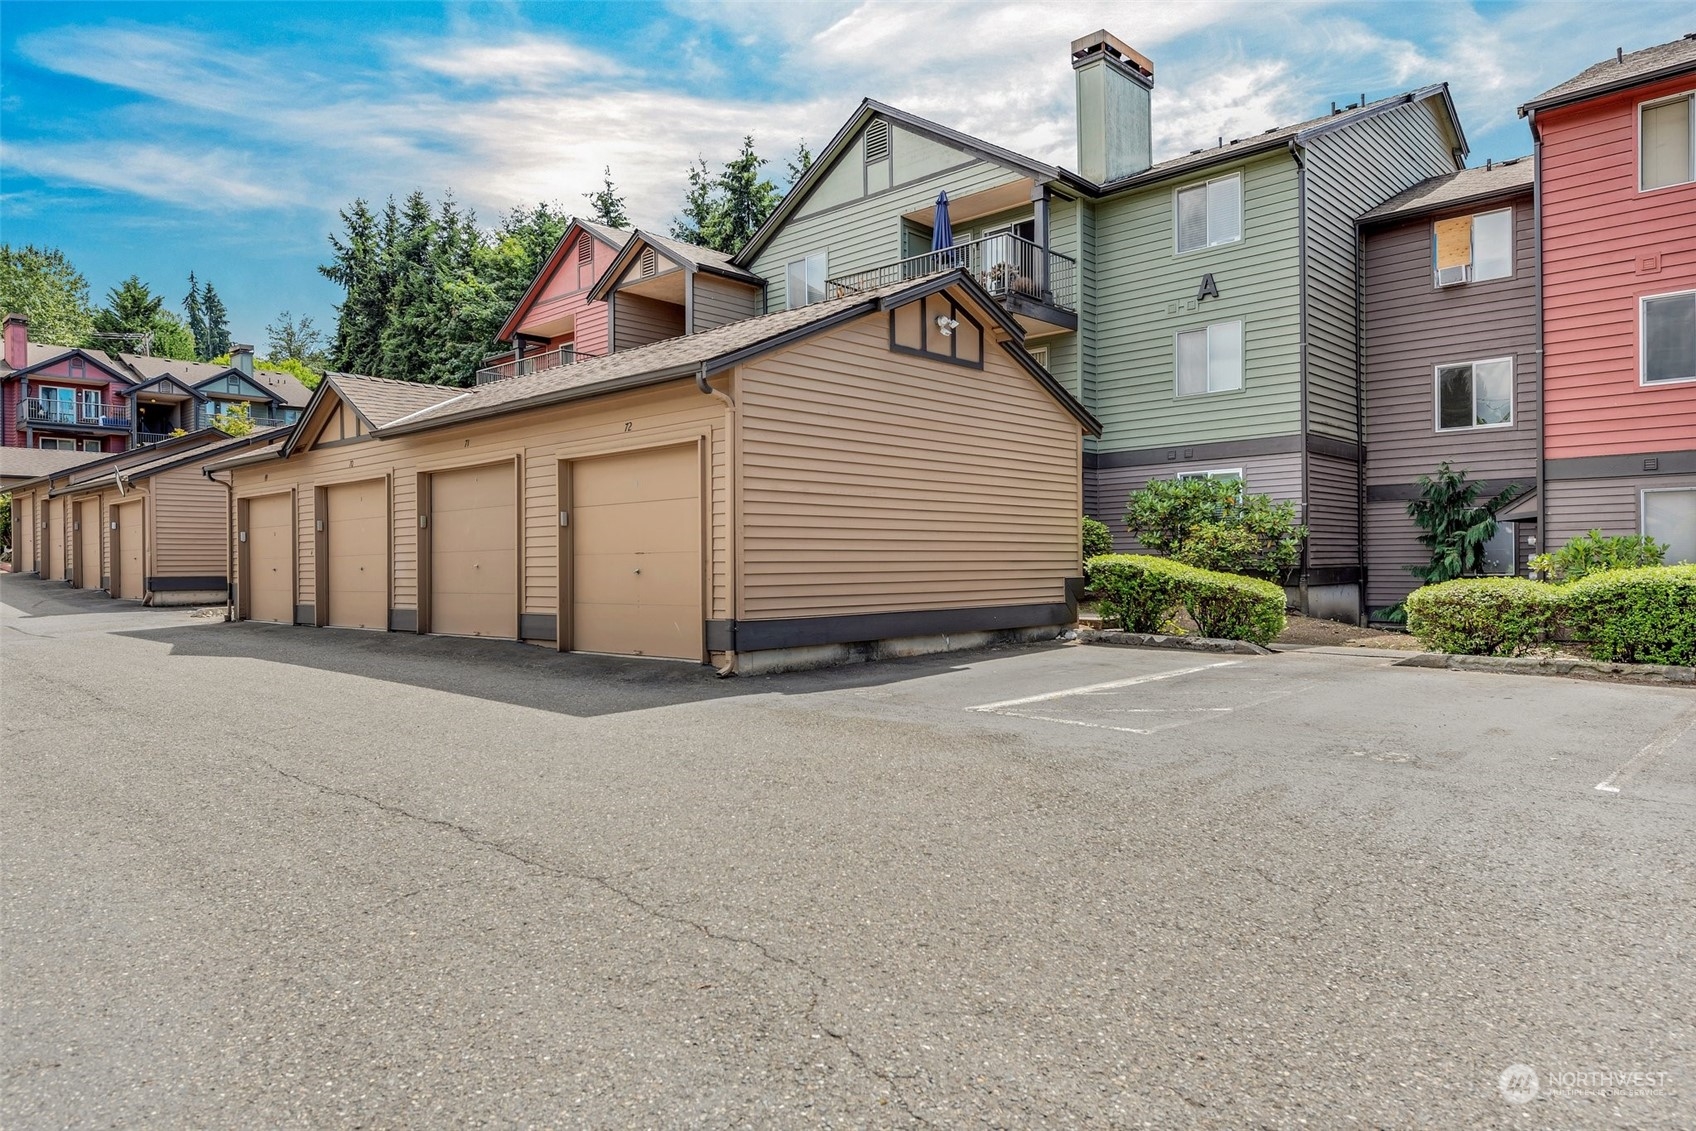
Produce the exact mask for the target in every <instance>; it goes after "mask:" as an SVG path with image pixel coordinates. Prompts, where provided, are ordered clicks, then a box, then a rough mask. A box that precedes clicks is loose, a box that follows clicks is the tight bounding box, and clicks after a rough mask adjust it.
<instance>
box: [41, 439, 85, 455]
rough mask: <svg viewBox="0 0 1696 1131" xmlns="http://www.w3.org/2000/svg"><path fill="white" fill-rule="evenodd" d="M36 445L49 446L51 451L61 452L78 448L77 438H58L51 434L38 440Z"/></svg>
mask: <svg viewBox="0 0 1696 1131" xmlns="http://www.w3.org/2000/svg"><path fill="white" fill-rule="evenodd" d="M36 446H37V447H42V448H47V449H48V450H50V451H59V452H74V451H76V450H77V442H76V441H75V440H56V439H54V438H52V437H51V436H43V437H42V438H41V439H40V440H38V441H37V442H36Z"/></svg>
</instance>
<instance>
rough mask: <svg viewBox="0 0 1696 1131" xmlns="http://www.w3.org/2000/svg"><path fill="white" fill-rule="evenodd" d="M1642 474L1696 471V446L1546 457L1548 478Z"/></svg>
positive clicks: (1694, 473) (1677, 473) (1695, 473)
mask: <svg viewBox="0 0 1696 1131" xmlns="http://www.w3.org/2000/svg"><path fill="white" fill-rule="evenodd" d="M1641 475H1696V449H1693V450H1689V451H1682V452H1638V453H1635V454H1633V455H1628V456H1571V457H1568V458H1566V459H1551V460H1544V461H1543V478H1544V479H1635V478H1637V477H1638V476H1641Z"/></svg>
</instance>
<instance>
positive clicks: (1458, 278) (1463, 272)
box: [1437, 263, 1472, 287]
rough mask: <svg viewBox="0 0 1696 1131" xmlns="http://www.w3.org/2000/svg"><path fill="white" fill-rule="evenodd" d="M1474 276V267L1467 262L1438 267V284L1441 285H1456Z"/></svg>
mask: <svg viewBox="0 0 1696 1131" xmlns="http://www.w3.org/2000/svg"><path fill="white" fill-rule="evenodd" d="M1471 277H1472V267H1471V266H1470V265H1468V264H1465V263H1460V264H1456V265H1455V266H1453V267H1439V268H1437V285H1438V286H1439V287H1455V286H1459V285H1460V284H1462V283H1464V282H1467V281H1468V280H1469V279H1471Z"/></svg>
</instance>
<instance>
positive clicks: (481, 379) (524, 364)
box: [475, 345, 595, 385]
mask: <svg viewBox="0 0 1696 1131" xmlns="http://www.w3.org/2000/svg"><path fill="white" fill-rule="evenodd" d="M594 356H595V355H594V354H592V353H582V352H580V351H579V350H578V349H577V347H576V346H573V345H563V346H558V347H556V348H554V349H551V350H543V351H542V352H541V353H529V354H525V355H524V357H523V358H522V359H518V360H509V361H501V362H496V363H495V364H494V365H488V364H485V365H484V366H483V367H482V368H481V369H479V370H477V376H476V381H475V383H476V384H478V385H487V384H488V383H489V382H490V381H505V380H508V379H509V378H512V377H528V376H529V375H530V374H532V373H540V372H542V370H544V369H556V368H558V367H559V366H561V365H570V364H571V363H572V362H575V361H587V360H589V359H590V358H591V357H594ZM494 357H505V358H511V357H512V355H511V354H505V353H500V354H495V355H494ZM493 360H494V358H493V357H491V358H485V359H484V361H485V362H489V361H493Z"/></svg>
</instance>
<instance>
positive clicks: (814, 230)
mask: <svg viewBox="0 0 1696 1131" xmlns="http://www.w3.org/2000/svg"><path fill="white" fill-rule="evenodd" d="M1071 61H1072V66H1073V69H1074V72H1075V82H1076V90H1077V137H1078V164H1079V171H1078V172H1071V171H1067V170H1063V169H1059V168H1056V167H1054V166H1051V165H1047V164H1045V163H1043V162H1039V161H1035V160H1033V159H1030V158H1027V157H1023V156H1021V155H1018V154H1014V153H1010V152H1008V151H1007V150H1004V149H1001V148H999V147H997V146H993V145H990V144H988V143H985V142H982V141H979V140H977V139H974V138H970V137H967V136H965V135H962V134H960V133H958V132H956V131H953V130H949V129H947V128H946V127H943V126H940V125H937V124H936V123H934V122H929V121H926V120H924V119H922V118H918V117H916V116H914V115H911V114H907V113H905V112H903V111H900V110H897V109H895V108H893V107H890V106H886V105H884V104H882V103H877V102H872V101H870V100H868V101H866V102H864V103H862V105H861V106H860V108H859V109H858V110H857V111H856V112H855V114H854V116H853V117H852V118H850V119H849V121H848V122H847V123H846V124H845V125H844V127H843V128H842V130H841V131H839V132H838V134H837V135H836V137H835V138H834V139H833V140H832V141H831V143H830V145H828V146H827V147H826V148H825V149H824V150H823V151H821V153H820V157H819V160H818V161H817V162H816V163H815V164H814V166H813V168H812V169H811V170H809V172H808V173H807V175H806V176H805V177H803V178H802V179H801V180H800V181H799V182H798V183H797V185H796V186H795V187H794V189H793V190H792V191H791V192H790V193H789V195H788V196H787V197H786V198H785V200H784V202H783V204H782V206H781V207H780V208H779V209H778V210H777V212H776V213H775V214H774V215H773V217H772V219H771V220H770V221H769V222H768V223H767V225H766V226H765V227H764V228H762V230H761V231H760V232H759V233H757V234H756V236H755V238H754V239H753V240H752V241H751V242H750V244H749V245H748V247H747V248H745V249H744V250H743V251H742V252H741V253H740V255H738V257H737V259H736V262H737V263H738V264H739V265H742V266H745V267H749V268H750V269H752V270H753V271H754V272H755V273H756V274H759V275H762V276H764V277H765V278H766V279H767V280H769V283H768V286H767V289H766V295H765V299H766V309H768V310H781V309H793V308H794V307H796V306H800V305H804V304H806V303H809V302H816V301H819V300H821V299H824V298H827V297H830V296H833V295H837V294H844V293H852V292H855V291H858V290H861V289H864V288H870V287H874V286H878V285H882V284H884V283H886V282H889V281H891V280H899V279H901V278H904V277H909V276H913V275H919V274H924V273H925V272H927V271H929V270H932V269H934V268H935V267H937V266H946V265H951V264H960V265H963V266H965V267H966V268H967V269H969V270H971V271H972V272H973V273H974V274H975V275H976V276H977V277H978V278H979V280H980V281H981V282H982V283H983V285H984V287H985V289H986V290H988V291H990V292H991V293H992V294H994V295H995V296H996V297H997V298H998V300H999V301H1001V302H1002V304H1003V305H1004V306H1005V308H1006V309H1007V310H1008V312H1009V313H1010V314H1012V315H1013V316H1015V317H1016V318H1017V319H1018V321H1019V322H1020V324H1021V325H1022V326H1023V327H1024V330H1025V333H1026V335H1027V337H1026V340H1027V343H1028V344H1029V346H1030V348H1031V349H1032V351H1033V352H1035V353H1036V355H1037V357H1038V358H1039V359H1040V360H1042V361H1043V363H1044V364H1045V365H1046V366H1048V368H1049V369H1050V370H1051V371H1052V372H1053V373H1054V374H1055V375H1056V377H1057V378H1058V379H1059V380H1060V381H1061V382H1062V383H1063V384H1065V385H1066V386H1067V387H1068V388H1069V389H1070V390H1071V391H1072V392H1073V393H1074V394H1076V395H1077V396H1078V397H1079V398H1080V399H1081V400H1082V401H1083V403H1084V404H1085V405H1087V406H1088V407H1089V408H1090V410H1091V411H1092V412H1093V413H1094V414H1095V415H1096V416H1097V417H1098V418H1099V419H1100V421H1101V423H1102V426H1103V434H1102V436H1101V437H1100V439H1099V440H1097V441H1095V442H1093V443H1092V444H1091V445H1090V447H1089V449H1088V451H1087V452H1086V455H1085V482H1086V489H1085V495H1086V500H1087V503H1086V505H1087V507H1088V509H1089V511H1090V513H1092V514H1096V515H1098V516H1100V517H1102V518H1104V519H1106V520H1107V521H1108V523H1109V525H1110V526H1111V527H1112V528H1114V529H1115V531H1116V532H1117V533H1118V537H1119V542H1120V544H1121V545H1122V546H1125V547H1127V548H1129V547H1130V542H1129V540H1128V538H1127V536H1126V535H1125V534H1124V532H1123V529H1122V524H1121V523H1120V522H1119V521H1118V520H1119V516H1120V515H1121V514H1122V509H1123V506H1124V502H1125V498H1126V496H1127V495H1128V494H1129V493H1130V492H1132V491H1134V490H1137V489H1139V488H1140V487H1142V486H1143V485H1144V484H1146V483H1147V482H1148V481H1149V480H1151V479H1154V478H1159V477H1174V476H1187V475H1196V476H1229V477H1232V478H1237V479H1241V480H1243V481H1245V482H1246V483H1247V484H1248V486H1249V488H1250V489H1251V490H1254V491H1257V492H1264V493H1267V494H1270V495H1273V496H1274V497H1277V498H1282V499H1290V500H1294V501H1296V502H1297V503H1298V504H1299V505H1300V507H1301V512H1302V514H1303V516H1304V518H1305V521H1306V522H1307V523H1308V525H1309V526H1310V527H1311V529H1312V536H1311V538H1310V539H1309V542H1308V544H1307V547H1306V550H1305V556H1304V560H1303V562H1302V565H1301V568H1300V569H1298V570H1297V571H1295V572H1294V575H1293V576H1292V577H1290V578H1288V579H1287V582H1288V584H1289V586H1290V588H1291V590H1292V594H1293V595H1294V596H1295V597H1296V599H1297V600H1298V601H1299V603H1300V604H1301V606H1302V607H1303V608H1305V609H1307V610H1308V611H1310V612H1315V613H1319V614H1322V615H1331V616H1343V617H1348V618H1351V619H1352V618H1354V617H1356V616H1358V615H1359V612H1360V607H1361V586H1360V580H1361V574H1362V564H1361V536H1360V527H1361V513H1360V497H1361V467H1362V461H1363V454H1362V443H1361V441H1362V437H1361V433H1360V413H1361V405H1360V383H1359V380H1358V369H1357V341H1358V334H1357V322H1356V320H1357V304H1358V300H1359V295H1358V285H1357V280H1358V271H1357V237H1356V226H1355V222H1356V220H1357V219H1359V217H1360V216H1361V215H1363V214H1364V213H1365V212H1367V211H1368V210H1370V209H1371V208H1373V207H1376V206H1377V205H1379V204H1381V203H1383V202H1384V201H1385V200H1388V199H1389V198H1391V197H1393V196H1395V195H1396V194H1398V193H1400V192H1402V191H1404V190H1406V189H1408V188H1410V187H1412V186H1413V185H1415V184H1418V183H1420V182H1422V181H1425V180H1427V179H1429V178H1431V177H1433V176H1438V175H1442V174H1447V173H1452V172H1455V171H1456V170H1458V169H1460V168H1463V167H1464V165H1465V157H1466V152H1467V145H1466V140H1465V136H1464V134H1463V132H1462V130H1461V126H1460V122H1459V119H1458V116H1457V115H1456V112H1455V109H1454V105H1453V103H1452V101H1451V100H1450V98H1449V94H1448V90H1447V87H1446V86H1442V85H1436V86H1428V87H1424V88H1421V89H1418V90H1413V91H1409V92H1407V93H1404V94H1400V95H1397V96H1395V97H1392V98H1385V99H1380V100H1377V101H1373V102H1365V103H1356V104H1354V105H1350V106H1346V107H1342V108H1338V109H1336V110H1335V112H1334V113H1331V114H1328V115H1326V116H1324V117H1322V118H1317V119H1314V120H1311V121H1307V122H1302V123H1299V124H1296V125H1292V126H1283V127H1278V128H1274V129H1270V130H1267V131H1266V132H1264V133H1262V134H1259V135H1256V136H1253V137H1250V138H1239V139H1235V140H1229V141H1227V140H1226V139H1220V140H1219V144H1217V145H1214V146H1211V147H1207V148H1203V149H1197V150H1194V151H1192V152H1191V153H1188V154H1186V155H1184V156H1181V157H1178V158H1175V159H1172V160H1168V161H1163V162H1160V163H1159V164H1154V163H1152V162H1151V146H1150V139H1151V136H1152V130H1151V123H1150V118H1149V95H1150V92H1151V90H1152V87H1153V81H1154V67H1153V64H1152V63H1151V62H1150V61H1149V60H1148V59H1147V58H1146V57H1144V56H1142V55H1140V54H1139V53H1137V52H1136V51H1134V50H1133V49H1131V48H1130V47H1129V46H1127V45H1126V44H1124V43H1123V42H1122V41H1120V40H1119V39H1117V38H1116V37H1114V36H1112V35H1110V34H1108V33H1106V32H1096V33H1094V34H1092V35H1089V36H1085V37H1083V38H1082V39H1079V40H1077V41H1075V42H1074V43H1073V44H1072V60H1071ZM942 192H946V193H947V194H948V202H949V209H950V220H951V223H952V225H953V229H954V242H955V248H954V249H953V250H950V251H946V252H932V251H931V250H930V247H931V241H932V236H933V229H932V226H931V225H932V222H933V217H934V216H935V204H934V202H935V199H936V198H937V196H938V195H939V194H940V193H942Z"/></svg>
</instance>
